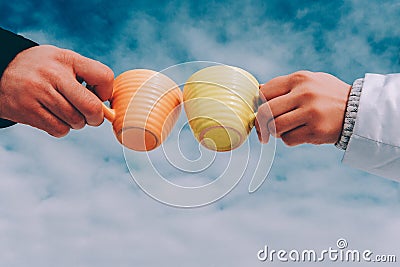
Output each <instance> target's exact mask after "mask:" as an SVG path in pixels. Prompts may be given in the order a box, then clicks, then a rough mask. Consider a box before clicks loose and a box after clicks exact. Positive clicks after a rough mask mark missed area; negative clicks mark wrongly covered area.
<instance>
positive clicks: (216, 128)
mask: <svg viewBox="0 0 400 267" xmlns="http://www.w3.org/2000/svg"><path fill="white" fill-rule="evenodd" d="M258 95H259V83H258V81H257V80H256V78H254V77H253V76H252V75H251V74H250V73H248V72H247V71H245V70H242V69H240V68H237V67H232V66H226V65H218V66H212V67H207V68H204V69H202V70H200V71H198V72H196V73H194V74H193V75H192V76H191V77H190V78H189V79H188V80H187V82H186V84H185V86H184V89H183V100H184V107H185V112H186V115H187V117H188V120H189V125H190V127H191V129H192V131H193V133H194V136H195V137H196V139H197V140H198V141H199V142H200V143H201V144H203V145H204V146H205V147H207V148H209V149H211V150H216V151H229V150H232V149H235V148H237V147H239V146H240V145H242V144H243V143H244V141H245V140H246V138H247V136H248V134H249V133H250V131H251V129H252V128H253V126H254V120H255V112H256V108H257V100H258Z"/></svg>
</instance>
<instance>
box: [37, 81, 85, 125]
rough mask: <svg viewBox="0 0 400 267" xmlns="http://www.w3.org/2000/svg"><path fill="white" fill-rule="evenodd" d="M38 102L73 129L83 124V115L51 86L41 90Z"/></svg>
mask: <svg viewBox="0 0 400 267" xmlns="http://www.w3.org/2000/svg"><path fill="white" fill-rule="evenodd" d="M43 92H44V93H45V94H42V96H41V98H40V99H38V101H39V103H41V104H42V105H43V106H45V107H46V109H47V110H49V111H50V112H51V113H52V114H54V115H55V116H57V117H58V118H59V119H60V120H62V121H63V122H64V123H66V124H68V125H69V126H70V127H71V128H73V129H81V128H83V127H84V126H85V124H86V121H85V118H84V116H83V115H82V114H81V113H80V112H79V111H78V110H76V109H75V108H74V107H73V106H72V105H71V104H70V103H69V102H68V101H67V100H66V99H65V98H64V97H63V96H62V95H61V94H60V93H59V92H58V91H57V90H55V89H54V88H53V87H51V88H49V89H48V90H47V91H43Z"/></svg>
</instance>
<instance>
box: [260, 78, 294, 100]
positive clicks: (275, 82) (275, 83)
mask: <svg viewBox="0 0 400 267" xmlns="http://www.w3.org/2000/svg"><path fill="white" fill-rule="evenodd" d="M290 90H291V88H290V83H289V79H288V76H287V75H286V76H279V77H276V78H274V79H272V80H270V81H269V82H267V83H265V84H263V85H261V87H260V94H261V95H260V96H261V97H263V98H264V99H265V100H267V101H268V100H271V99H273V98H275V97H278V96H281V95H285V94H287V93H289V92H290Z"/></svg>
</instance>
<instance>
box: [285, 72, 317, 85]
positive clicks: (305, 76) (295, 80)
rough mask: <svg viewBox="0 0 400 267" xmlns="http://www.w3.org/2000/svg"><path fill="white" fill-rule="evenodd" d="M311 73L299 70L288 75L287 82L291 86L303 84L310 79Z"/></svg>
mask: <svg viewBox="0 0 400 267" xmlns="http://www.w3.org/2000/svg"><path fill="white" fill-rule="evenodd" d="M311 74H312V72H310V71H305V70H300V71H296V72H294V73H292V74H290V75H289V81H290V83H292V84H299V83H303V82H305V81H307V80H309V79H310V76H311Z"/></svg>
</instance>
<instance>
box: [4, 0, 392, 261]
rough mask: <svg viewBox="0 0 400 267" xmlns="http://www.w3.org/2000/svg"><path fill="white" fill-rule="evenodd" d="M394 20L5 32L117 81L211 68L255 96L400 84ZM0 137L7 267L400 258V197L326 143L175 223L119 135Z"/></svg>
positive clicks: (208, 14)
mask: <svg viewBox="0 0 400 267" xmlns="http://www.w3.org/2000/svg"><path fill="white" fill-rule="evenodd" d="M399 12H400V4H399V3H398V2H397V1H278V0H277V1H231V2H228V1H224V2H218V1H209V2H206V3H204V4H199V3H198V1H169V2H168V3H164V2H160V3H157V2H155V1H154V2H150V1H53V2H49V1H20V2H18V3H11V2H10V1H8V3H6V1H3V2H1V3H0V25H1V26H2V27H5V28H8V29H10V30H13V31H15V32H18V33H20V34H23V35H25V36H27V37H29V38H31V39H33V40H35V41H37V42H39V43H41V44H53V45H57V46H60V47H63V48H68V49H72V50H75V51H77V52H79V53H81V54H83V55H85V56H88V57H92V58H95V59H97V60H100V61H102V62H104V63H105V64H107V65H109V66H110V67H111V68H112V69H113V70H114V72H115V74H116V75H118V74H119V73H121V72H123V71H125V70H128V69H132V68H151V69H155V70H162V69H164V68H167V67H169V66H171V65H175V64H179V63H183V62H187V61H192V60H209V61H216V62H220V63H224V64H231V65H235V66H239V67H242V68H244V69H246V70H248V71H249V72H251V73H252V74H254V75H255V76H256V77H257V79H258V80H259V81H260V82H265V81H268V80H269V79H271V78H273V77H275V76H278V75H284V74H288V73H291V72H293V71H297V70H300V69H308V70H312V71H323V72H329V73H332V74H334V75H337V76H338V77H340V78H341V79H343V80H344V81H346V82H347V83H351V82H352V81H353V80H355V79H356V78H359V77H363V76H364V74H365V73H367V72H376V73H392V72H400V65H399V63H400V29H399V27H398V25H399V24H400V17H399V16H398V15H399ZM0 134H1V138H0V170H1V175H0V177H1V179H0V265H1V266H27V265H28V264H29V266H51V265H52V266H54V265H55V266H161V265H162V266H263V265H266V264H269V265H271V266H275V265H279V264H277V263H272V264H271V263H260V262H258V261H257V258H256V253H257V251H258V250H259V249H261V248H262V247H263V246H264V245H269V246H270V247H272V248H275V249H280V248H283V249H326V248H327V247H329V246H334V245H335V242H336V240H337V239H338V238H340V237H344V238H346V239H347V241H348V242H349V246H350V248H352V249H371V250H373V251H375V252H376V253H381V254H384V253H388V254H397V255H398V257H400V249H399V246H398V240H399V239H400V233H399V231H398V229H399V227H398V226H399V225H400V212H399V210H400V209H399V208H400V186H399V184H398V183H396V182H393V181H390V180H386V179H384V178H380V177H376V176H372V175H369V174H366V173H363V172H361V171H358V170H354V169H351V168H349V167H347V166H344V165H342V164H341V163H340V160H341V157H342V152H341V151H338V150H337V149H336V148H334V147H333V146H331V145H323V146H309V145H302V146H299V147H296V148H288V147H286V146H285V145H283V144H282V143H281V142H280V141H278V142H277V151H276V158H275V161H274V163H273V166H272V169H271V172H270V174H269V176H268V179H267V181H266V183H265V184H264V185H263V186H262V187H261V189H260V190H259V191H257V192H256V193H255V194H251V195H250V194H248V193H247V186H248V181H242V182H241V183H240V184H239V186H238V187H236V188H235V189H234V190H233V191H232V192H231V194H229V195H228V196H227V197H225V198H224V199H222V200H220V201H218V202H216V203H214V204H211V205H209V206H206V207H203V208H198V209H178V208H172V207H168V206H165V205H163V204H161V203H159V202H156V201H154V200H153V199H151V198H150V197H148V196H147V195H146V194H145V193H143V192H142V191H141V190H140V189H139V188H138V187H137V186H136V184H135V183H134V182H133V181H132V179H131V176H130V174H129V172H128V170H127V166H126V164H125V161H124V156H123V151H122V148H121V146H120V145H119V144H118V142H117V141H116V139H115V137H114V136H113V133H112V130H111V126H110V124H109V123H108V122H105V123H104V124H103V125H102V126H101V127H98V128H94V127H86V128H85V129H83V130H80V131H73V132H71V133H70V135H69V136H67V137H65V138H62V139H54V138H52V137H50V136H48V135H47V134H46V133H42V132H40V131H38V130H35V129H32V128H30V127H27V126H23V125H17V126H13V127H11V128H9V129H4V130H1V133H0ZM253 134H254V133H253ZM194 148H195V147H193V149H194ZM138 165H139V166H138V167H139V168H140V163H138ZM215 170H216V171H217V170H218V166H216V167H215ZM147 171H148V170H146V169H144V170H142V173H143V174H146V172H147ZM206 178H207V177H206ZM178 179H180V180H185V179H193V177H187V176H185V177H178ZM298 264H299V263H297V264H293V265H298ZM315 265H316V266H325V265H324V264H321V265H319V264H317V263H316V264H315ZM344 265H346V264H344ZM349 265H350V264H349ZM386 265H387V266H390V264H385V266H386Z"/></svg>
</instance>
